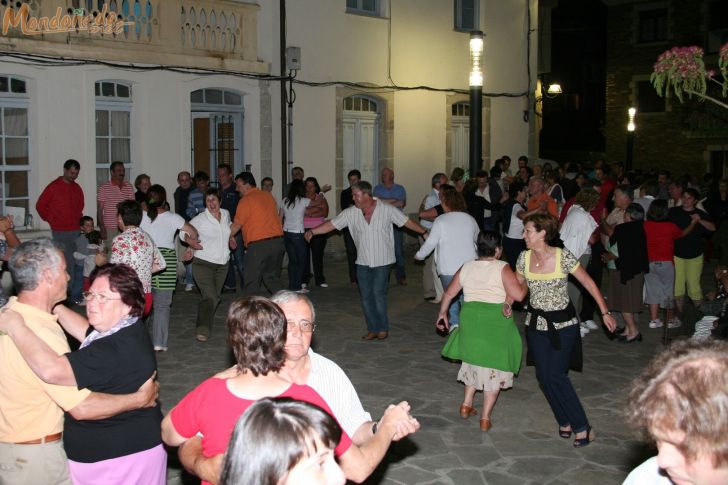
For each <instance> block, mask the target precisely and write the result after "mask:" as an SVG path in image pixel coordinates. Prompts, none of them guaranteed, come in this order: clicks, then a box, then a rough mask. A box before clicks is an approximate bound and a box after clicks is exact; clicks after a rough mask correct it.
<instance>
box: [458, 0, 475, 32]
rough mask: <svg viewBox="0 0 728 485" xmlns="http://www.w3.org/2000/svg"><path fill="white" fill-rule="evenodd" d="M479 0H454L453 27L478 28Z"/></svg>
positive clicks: (460, 28)
mask: <svg viewBox="0 0 728 485" xmlns="http://www.w3.org/2000/svg"><path fill="white" fill-rule="evenodd" d="M478 5H479V0H455V16H454V17H455V19H454V20H455V29H456V30H464V31H471V30H478V25H479V22H478V20H479V16H478Z"/></svg>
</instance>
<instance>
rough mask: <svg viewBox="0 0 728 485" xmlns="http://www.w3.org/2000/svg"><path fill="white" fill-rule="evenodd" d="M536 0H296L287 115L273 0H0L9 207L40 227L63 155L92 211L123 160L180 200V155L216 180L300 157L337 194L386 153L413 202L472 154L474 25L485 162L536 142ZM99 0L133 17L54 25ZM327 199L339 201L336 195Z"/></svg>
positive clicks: (276, 169) (375, 171) (130, 170)
mask: <svg viewBox="0 0 728 485" xmlns="http://www.w3.org/2000/svg"><path fill="white" fill-rule="evenodd" d="M536 4H537V2H536V0H523V1H521V0H508V1H506V2H501V1H497V0H293V1H291V0H289V1H288V2H287V4H286V36H287V45H288V46H296V47H299V48H300V52H301V67H300V69H299V70H297V71H296V72H295V80H294V82H293V83H292V89H293V91H294V94H293V96H295V101H294V102H293V106H292V108H291V110H290V113H291V115H292V116H291V119H290V120H289V123H290V124H291V126H290V129H286V130H284V129H283V127H282V125H281V116H280V113H281V103H282V101H281V95H280V82H281V81H280V80H279V79H278V76H279V75H280V72H281V70H280V67H279V64H280V63H279V49H280V44H279V35H280V20H281V15H280V14H281V12H280V10H279V5H280V3H279V2H278V1H274V0H259V1H258V2H252V1H249V2H239V1H232V0H215V1H213V0H31V1H29V2H28V3H25V4H22V5H23V9H27V10H24V11H23V9H21V8H20V7H17V5H15V4H14V6H13V10H12V12H11V13H9V14H8V13H7V11H8V10H9V9H10V7H7V6H0V18H3V20H6V18H8V17H9V19H10V21H11V22H10V25H9V27H8V29H7V31H6V32H4V33H2V35H0V115H1V116H0V119H1V121H2V123H1V125H0V142H1V145H0V148H1V149H2V153H0V156H1V157H2V160H0V162H1V164H0V177H1V179H0V189H1V190H0V199H1V202H2V212H3V213H15V214H19V215H20V213H21V212H24V213H29V214H31V215H34V222H33V225H32V227H29V229H34V230H44V229H47V225H46V224H45V223H44V222H43V221H40V220H39V218H38V216H37V214H36V213H35V208H34V205H35V200H36V199H37V197H38V195H39V194H40V192H41V191H42V190H43V188H44V187H45V186H46V185H47V184H48V183H49V182H51V181H52V180H53V179H54V178H55V177H57V176H59V175H61V173H62V164H63V162H64V161H65V160H66V159H69V158H75V159H77V160H78V161H79V162H80V163H81V166H82V170H81V174H80V176H79V179H78V182H79V183H80V184H81V186H82V187H83V189H84V193H85V196H86V209H85V213H86V214H89V215H95V214H96V188H97V186H98V184H99V183H101V182H103V181H105V180H106V179H107V177H108V172H107V170H108V165H109V163H110V162H112V161H123V162H124V163H125V164H126V165H127V175H128V177H129V178H130V179H131V180H133V179H134V178H135V177H136V176H137V175H138V174H141V173H146V174H148V175H149V176H150V177H151V180H152V182H153V183H160V184H162V185H164V186H165V187H166V188H167V191H168V193H169V194H170V198H171V192H173V191H174V188H175V187H176V185H177V183H176V176H177V173H178V172H179V171H181V170H188V171H190V172H192V173H194V172H195V171H196V170H205V171H206V172H208V173H210V174H211V177H212V179H213V180H214V179H215V178H216V175H215V168H216V167H217V165H218V164H220V163H229V164H231V165H233V166H234V169H235V171H236V172H239V171H241V170H244V169H249V170H251V171H252V172H253V173H254V175H255V176H256V177H257V178H258V179H259V180H260V178H262V177H264V176H270V177H272V178H273V179H274V181H275V183H276V188H275V190H276V192H277V194H278V195H280V188H281V187H282V186H283V183H282V182H283V181H284V179H285V178H286V177H287V175H286V174H285V173H284V172H287V171H288V170H289V169H290V167H291V166H293V165H299V166H302V167H303V168H304V169H305V171H306V175H313V176H316V177H317V178H318V180H319V182H320V183H321V184H322V185H323V184H326V183H328V184H331V185H332V186H333V187H334V189H335V192H332V194H331V195H330V196H329V197H330V198H331V199H333V198H334V195H333V194H337V195H338V191H340V190H342V189H344V188H346V187H347V185H348V184H347V182H346V173H347V172H348V171H349V170H350V169H353V168H357V169H359V170H361V171H362V173H363V176H364V178H365V179H368V180H370V181H371V182H372V183H373V184H376V182H377V179H378V176H379V171H380V169H381V168H382V167H385V166H387V167H391V168H393V169H394V170H395V174H396V179H395V180H396V181H397V182H398V183H400V184H403V185H404V186H405V188H406V189H407V192H408V206H407V211H408V212H416V211H417V207H418V206H419V202H420V200H421V199H422V197H423V196H424V195H425V194H426V193H427V191H428V190H429V185H430V178H431V176H432V174H433V173H435V172H438V171H445V172H449V171H450V170H451V169H452V168H453V167H455V166H464V167H467V160H468V153H467V147H468V126H469V122H468V113H469V106H468V94H467V89H468V86H467V79H468V71H469V58H468V40H469V34H468V30H482V31H483V32H484V33H485V34H486V39H485V53H484V65H485V70H484V74H485V84H484V88H483V91H484V92H485V93H488V95H487V96H486V97H484V100H483V153H482V156H483V160H484V166H485V167H486V168H487V167H490V166H491V165H492V162H493V161H494V160H495V159H497V158H499V157H500V156H501V155H503V154H508V155H510V156H511V157H514V156H515V157H517V156H519V155H522V154H530V153H531V152H532V150H530V147H531V146H532V145H533V143H532V140H533V127H532V119H533V117H531V118H530V121H529V117H526V116H524V111H526V112H528V111H531V108H532V101H529V100H532V99H533V95H532V94H530V95H529V93H532V91H533V89H534V86H535V84H536V82H535V79H536V76H535V72H536V55H535V53H536V52H537V38H538V35H537V34H536V33H534V32H533V30H534V29H537V25H538V22H537V17H538V9H537V5H536ZM26 6H27V7H26ZM59 8H60V10H59ZM94 12H95V13H96V17H99V16H104V17H103V18H105V19H107V20H106V24H109V25H110V24H111V23H112V22H113V21H117V22H127V24H126V25H123V27H122V26H121V24H116V25H114V26H113V27H115V28H117V29H118V33H116V34H115V35H112V34H110V33H105V34H103V35H102V34H101V33H99V32H96V33H93V32H90V31H86V30H83V28H80V29H78V31H77V30H76V29H71V30H70V32H60V31H59V30H62V27H63V26H64V25H66V26H67V23H68V22H69V19H70V20H72V21H75V22H79V24H78V25H81V24H80V19H81V18H83V17H88V16H91V17H89V18H90V19H94V18H96V17H94V15H93V14H94ZM113 14H116V15H119V16H121V19H118V18H117V19H114V17H113ZM21 15H25V17H23V18H25V19H26V20H25V23H23V22H21V21H20V20H18V19H19V18H21ZM44 17H45V18H46V19H47V20H45V21H44V20H43V18H44ZM54 17H55V21H54ZM66 17H67V18H66ZM74 17H78V19H74ZM13 21H14V22H15V23H14V24H13ZM43 22H47V23H46V24H44V23H43ZM64 22H65V24H64ZM91 24H92V25H93V20H91ZM110 26H111V25H110ZM23 27H24V28H25V30H24V31H23V30H21V29H22V28H23ZM34 28H35V30H34ZM54 28H55V30H54ZM43 29H45V30H43ZM67 30H68V29H67ZM40 31H42V33H40ZM529 32H530V34H529ZM529 44H530V46H529ZM529 47H530V48H529ZM529 53H530V54H529ZM529 71H530V72H531V73H532V74H531V76H529ZM285 74H286V75H287V74H288V72H287V71H286V72H285ZM290 99H294V98H293V97H291V98H290ZM284 131H286V132H288V133H290V137H289V139H288V146H289V150H288V152H287V153H288V154H289V155H290V157H289V158H290V163H289V166H288V167H284V166H283V165H282V163H281V159H282V148H281V135H282V132H284ZM336 199H338V197H336ZM329 204H330V206H331V207H332V213H333V212H334V211H333V208H334V207H337V205H338V202H337V201H334V200H329ZM337 209H338V208H337Z"/></svg>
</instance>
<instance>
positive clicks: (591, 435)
mask: <svg viewBox="0 0 728 485" xmlns="http://www.w3.org/2000/svg"><path fill="white" fill-rule="evenodd" d="M596 437H597V435H596V433H595V432H594V431H592V427H591V426H589V427H588V428H586V436H585V437H584V438H575V439H574V448H581V447H582V446H586V445H588V444H589V443H591V442H592V441H594V440H595V439H596Z"/></svg>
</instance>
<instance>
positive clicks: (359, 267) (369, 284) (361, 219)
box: [305, 180, 427, 340]
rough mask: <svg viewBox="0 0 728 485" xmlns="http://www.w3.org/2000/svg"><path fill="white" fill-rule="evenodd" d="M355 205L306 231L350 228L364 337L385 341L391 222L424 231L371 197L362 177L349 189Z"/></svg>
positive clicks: (392, 258)
mask: <svg viewBox="0 0 728 485" xmlns="http://www.w3.org/2000/svg"><path fill="white" fill-rule="evenodd" d="M351 192H352V197H353V198H354V207H349V208H348V209H345V210H343V211H341V212H340V213H339V215H337V216H336V217H334V218H333V219H331V220H329V221H326V222H324V223H323V224H320V225H318V226H316V227H314V228H313V229H309V230H308V231H306V234H305V237H306V240H307V241H310V240H311V238H312V237H313V236H316V235H319V234H326V233H329V232H331V231H333V230H335V229H338V230H341V229H343V228H345V227H348V228H349V231H350V232H351V237H352V238H353V239H354V243H355V244H356V251H357V257H356V275H357V281H358V282H359V296H360V298H361V306H362V309H363V311H364V317H365V319H366V323H367V330H368V331H367V333H366V334H365V335H364V336H363V337H362V338H363V339H364V340H376V339H379V340H384V339H386V338H387V337H388V336H389V317H388V316H387V287H388V284H387V282H388V279H389V268H390V266H391V265H392V263H394V262H395V256H394V234H393V231H392V224H394V225H396V226H397V227H403V226H404V227H406V228H407V229H409V230H411V231H414V232H416V233H417V234H420V235H424V234H425V233H426V232H427V230H426V229H425V228H424V227H422V226H420V225H419V224H417V223H416V222H414V221H411V220H410V219H409V218H408V217H407V216H406V215H405V214H404V213H403V212H402V211H400V210H399V209H397V208H396V207H394V206H392V205H390V204H387V203H384V202H382V201H380V200H379V199H376V198H374V197H372V185H371V184H370V183H369V182H365V181H364V180H361V181H359V182H358V183H356V184H354V185H353V186H352V188H351Z"/></svg>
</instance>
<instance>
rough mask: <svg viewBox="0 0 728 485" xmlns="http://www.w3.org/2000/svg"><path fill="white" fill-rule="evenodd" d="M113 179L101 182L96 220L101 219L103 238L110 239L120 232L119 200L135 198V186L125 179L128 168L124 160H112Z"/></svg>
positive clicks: (100, 227) (100, 226)
mask: <svg viewBox="0 0 728 485" xmlns="http://www.w3.org/2000/svg"><path fill="white" fill-rule="evenodd" d="M109 172H110V174H111V180H109V181H108V182H106V183H104V184H101V186H100V187H99V192H98V196H97V197H96V203H97V205H98V214H97V216H96V220H98V221H99V230H100V231H101V239H103V240H104V241H110V240H112V239H114V236H116V235H117V234H119V226H118V222H117V215H118V212H117V206H118V205H119V202H122V201H125V200H134V187H132V185H131V184H130V183H129V182H127V181H126V180H124V175H126V168H125V167H124V163H123V162H112V164H111V167H109Z"/></svg>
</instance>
